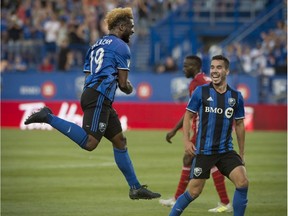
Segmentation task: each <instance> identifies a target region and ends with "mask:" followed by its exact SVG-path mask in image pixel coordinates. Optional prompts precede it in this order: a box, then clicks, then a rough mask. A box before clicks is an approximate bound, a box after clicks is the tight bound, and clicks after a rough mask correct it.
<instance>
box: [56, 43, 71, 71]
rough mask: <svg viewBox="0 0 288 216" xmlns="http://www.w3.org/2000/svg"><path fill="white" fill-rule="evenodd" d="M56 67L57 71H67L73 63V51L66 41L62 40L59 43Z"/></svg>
mask: <svg viewBox="0 0 288 216" xmlns="http://www.w3.org/2000/svg"><path fill="white" fill-rule="evenodd" d="M57 62H58V67H57V69H58V70H59V71H63V72H65V71H68V70H69V69H70V68H71V67H72V64H73V53H72V52H71V50H70V48H69V47H68V41H67V40H64V41H62V43H61V45H60V50H59V53H58V59H57Z"/></svg>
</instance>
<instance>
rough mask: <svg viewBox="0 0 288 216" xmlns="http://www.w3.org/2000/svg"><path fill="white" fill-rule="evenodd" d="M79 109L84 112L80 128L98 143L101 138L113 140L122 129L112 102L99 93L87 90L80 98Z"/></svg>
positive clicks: (90, 89)
mask: <svg viewBox="0 0 288 216" xmlns="http://www.w3.org/2000/svg"><path fill="white" fill-rule="evenodd" d="M81 107H82V110H83V112H84V116H83V125H82V128H83V129H84V130H85V131H86V132H87V133H88V134H90V135H92V136H93V137H95V138H96V139H97V140H98V141H100V140H101V139H102V137H103V136H104V137H106V138H107V139H109V140H110V139H111V138H113V137H114V136H115V135H117V134H118V133H121V132H122V127H121V123H120V120H119V118H118V114H117V112H116V110H114V109H113V107H112V102H111V101H110V100H108V99H107V98H106V97H105V96H104V95H102V94H101V93H100V92H98V91H96V90H95V89H92V88H87V89H86V90H85V91H84V92H83V93H82V96H81Z"/></svg>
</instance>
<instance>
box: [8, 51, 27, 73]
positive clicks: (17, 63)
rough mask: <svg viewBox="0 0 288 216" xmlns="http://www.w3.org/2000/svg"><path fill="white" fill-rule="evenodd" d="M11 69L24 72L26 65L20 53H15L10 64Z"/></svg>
mask: <svg viewBox="0 0 288 216" xmlns="http://www.w3.org/2000/svg"><path fill="white" fill-rule="evenodd" d="M11 69H12V70H13V71H16V72H26V71H27V69H28V67H27V64H26V62H25V61H24V60H23V59H22V57H21V56H20V55H16V56H15V59H14V62H13V63H12V64H11Z"/></svg>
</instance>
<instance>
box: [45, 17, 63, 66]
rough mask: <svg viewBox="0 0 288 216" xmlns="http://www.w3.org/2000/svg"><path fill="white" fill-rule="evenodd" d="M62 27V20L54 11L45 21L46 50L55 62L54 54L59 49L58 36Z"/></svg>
mask: <svg viewBox="0 0 288 216" xmlns="http://www.w3.org/2000/svg"><path fill="white" fill-rule="evenodd" d="M59 29H60V22H59V21H58V18H57V15H56V14H55V13H52V14H51V15H50V17H49V19H48V20H47V21H46V22H45V23H44V31H45V51H46V55H49V56H51V59H52V61H53V62H55V59H54V56H55V53H56V50H57V44H56V42H57V37H58V33H59Z"/></svg>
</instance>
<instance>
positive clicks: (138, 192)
mask: <svg viewBox="0 0 288 216" xmlns="http://www.w3.org/2000/svg"><path fill="white" fill-rule="evenodd" d="M129 197H130V199H132V200H139V199H155V198H159V197H161V194H159V193H154V192H152V191H150V190H148V189H147V185H141V187H140V188H138V189H130V192H129Z"/></svg>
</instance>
